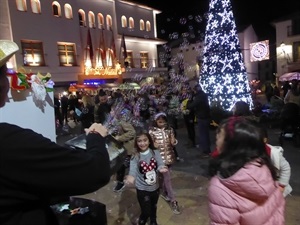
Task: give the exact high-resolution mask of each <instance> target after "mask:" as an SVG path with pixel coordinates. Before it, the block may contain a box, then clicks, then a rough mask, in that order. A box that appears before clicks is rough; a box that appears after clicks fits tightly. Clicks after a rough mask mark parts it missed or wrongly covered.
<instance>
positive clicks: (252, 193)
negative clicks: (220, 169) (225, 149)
mask: <svg viewBox="0 0 300 225" xmlns="http://www.w3.org/2000/svg"><path fill="white" fill-rule="evenodd" d="M208 197H209V216H210V220H211V221H210V224H211V225H217V224H219V225H220V224H222V225H225V224H230V225H275V224H276V225H284V224H285V219H284V217H285V216H284V213H285V212H284V209H285V199H284V197H283V195H282V193H281V191H280V190H279V184H278V183H277V182H276V181H274V180H273V178H272V176H271V172H270V170H269V168H268V167H267V166H266V165H263V166H260V165H258V164H257V163H256V162H251V163H248V164H246V165H245V166H244V167H243V168H241V169H240V170H238V171H237V172H236V173H235V174H234V175H232V176H231V177H228V178H226V179H224V178H221V177H220V176H218V175H217V176H214V177H213V178H212V179H211V181H210V185H209V188H208Z"/></svg>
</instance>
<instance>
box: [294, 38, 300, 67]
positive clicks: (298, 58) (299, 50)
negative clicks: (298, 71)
mask: <svg viewBox="0 0 300 225" xmlns="http://www.w3.org/2000/svg"><path fill="white" fill-rule="evenodd" d="M293 61H294V62H298V63H299V62H300V42H294V43H293Z"/></svg>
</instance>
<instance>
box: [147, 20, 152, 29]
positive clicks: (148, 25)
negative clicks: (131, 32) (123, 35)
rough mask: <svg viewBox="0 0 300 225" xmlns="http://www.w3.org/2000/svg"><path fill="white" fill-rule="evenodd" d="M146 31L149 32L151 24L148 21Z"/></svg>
mask: <svg viewBox="0 0 300 225" xmlns="http://www.w3.org/2000/svg"><path fill="white" fill-rule="evenodd" d="M146 31H151V23H150V22H149V21H147V22H146Z"/></svg>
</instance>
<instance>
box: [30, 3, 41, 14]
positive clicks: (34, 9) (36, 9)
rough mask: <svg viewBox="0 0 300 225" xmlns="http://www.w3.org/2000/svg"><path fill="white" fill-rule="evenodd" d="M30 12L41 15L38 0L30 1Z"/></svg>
mask: <svg viewBox="0 0 300 225" xmlns="http://www.w3.org/2000/svg"><path fill="white" fill-rule="evenodd" d="M31 10H32V12H33V13H38V14H40V13H42V11H41V3H40V1H39V0H31Z"/></svg>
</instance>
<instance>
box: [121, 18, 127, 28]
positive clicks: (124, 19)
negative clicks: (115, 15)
mask: <svg viewBox="0 0 300 225" xmlns="http://www.w3.org/2000/svg"><path fill="white" fill-rule="evenodd" d="M121 23H122V27H123V28H125V27H127V18H126V16H122V17H121Z"/></svg>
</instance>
